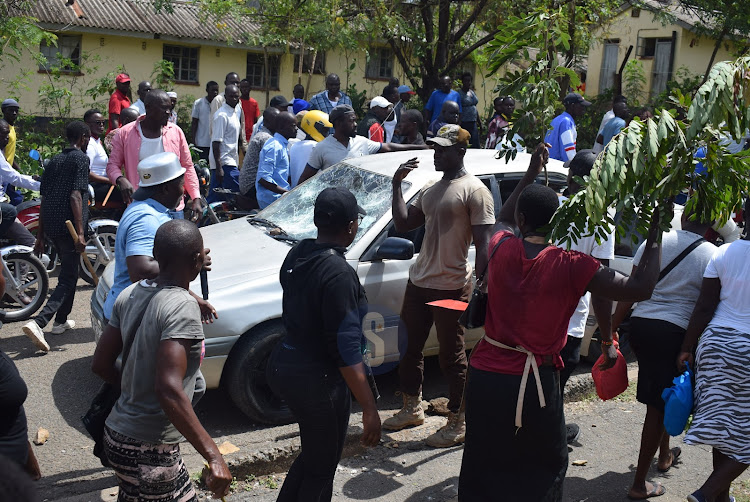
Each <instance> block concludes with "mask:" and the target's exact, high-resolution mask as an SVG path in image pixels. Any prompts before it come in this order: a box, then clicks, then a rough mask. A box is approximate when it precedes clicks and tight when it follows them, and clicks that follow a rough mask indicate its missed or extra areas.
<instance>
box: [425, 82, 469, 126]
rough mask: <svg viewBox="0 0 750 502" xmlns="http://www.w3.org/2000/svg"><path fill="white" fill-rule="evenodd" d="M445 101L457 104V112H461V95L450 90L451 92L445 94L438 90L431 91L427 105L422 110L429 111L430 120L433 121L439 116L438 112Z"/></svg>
mask: <svg viewBox="0 0 750 502" xmlns="http://www.w3.org/2000/svg"><path fill="white" fill-rule="evenodd" d="M446 101H455V102H456V103H458V111H460V112H461V111H463V107H462V106H461V95H460V94H459V93H458V92H457V91H454V90H452V89H451V92H449V93H447V94H446V93H444V92H443V91H441V90H440V89H436V90H434V91H432V94H430V99H428V100H427V104H426V105H424V109H425V110H430V111H431V112H432V118H433V119H434V118H435V117H437V116H438V115H439V114H440V111H441V110H442V109H443V103H445V102H446Z"/></svg>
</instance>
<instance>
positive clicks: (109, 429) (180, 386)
mask: <svg viewBox="0 0 750 502" xmlns="http://www.w3.org/2000/svg"><path fill="white" fill-rule="evenodd" d="M154 258H156V260H157V261H158V263H159V275H158V277H156V279H154V280H153V281H149V280H145V281H141V282H138V283H136V284H133V285H131V286H129V287H128V288H126V289H125V290H123V292H122V293H120V295H119V296H118V297H117V301H116V302H115V305H114V308H113V310H112V317H111V319H110V321H109V325H108V326H107V327H106V328H105V330H104V333H103V334H102V338H101V340H100V341H99V344H98V345H97V347H96V352H95V353H94V360H93V362H92V370H93V371H94V373H96V374H98V375H99V376H100V377H102V378H103V379H104V380H105V381H107V382H108V383H110V384H112V385H117V384H118V383H119V384H120V388H121V394H120V398H119V399H118V401H117V403H116V404H115V406H114V408H113V409H112V412H111V413H110V415H109V417H108V418H107V421H106V425H105V429H104V451H105V454H106V456H107V460H108V461H109V464H110V465H111V466H112V468H113V469H114V470H115V474H116V475H117V482H118V484H119V487H120V493H121V494H126V495H127V496H128V497H130V498H133V499H134V500H141V499H142V498H144V497H145V496H146V495H148V496H149V497H152V498H160V500H162V499H163V500H194V499H196V494H195V490H194V489H193V485H192V482H191V481H190V475H189V473H188V472H187V469H186V468H185V464H184V463H183V461H182V457H181V456H180V449H179V442H180V441H182V440H183V439H184V437H187V438H188V439H189V441H190V443H191V444H192V445H193V446H194V447H195V449H196V450H198V452H199V453H200V454H201V455H202V456H203V458H205V459H206V461H207V462H208V465H209V471H210V472H209V474H208V476H207V478H206V484H207V485H208V487H209V489H210V490H211V491H212V492H213V493H214V496H215V497H216V498H219V497H222V496H224V495H226V494H227V493H228V491H229V484H230V483H231V481H232V475H231V473H230V472H229V468H228V467H227V465H226V462H224V459H223V457H222V456H221V453H220V452H219V450H218V448H217V447H216V444H215V443H214V442H213V440H212V439H211V436H209V435H208V433H207V432H206V430H205V429H204V428H203V426H202V425H201V423H200V421H199V420H198V417H197V416H196V415H195V411H194V410H193V405H192V400H193V397H194V394H195V392H196V381H197V380H198V377H199V375H200V363H201V359H202V355H201V354H202V346H203V329H202V327H201V315H200V308H199V307H198V303H197V301H196V300H195V298H193V297H192V296H190V294H189V292H188V288H189V286H190V281H192V280H193V279H195V278H196V277H197V276H198V273H199V272H200V270H201V269H202V268H203V266H204V264H205V263H206V250H205V249H204V248H203V239H202V238H201V234H200V232H199V231H198V228H197V227H196V226H195V225H194V224H193V223H191V222H188V221H186V220H172V221H169V222H167V223H165V224H163V225H162V226H161V227H159V230H157V231H156V236H155V238H154ZM120 353H122V355H123V361H124V363H123V370H122V376H120V373H119V371H118V369H117V366H116V362H117V357H118V356H119V355H120ZM183 436H184V437H183ZM134 471H135V472H138V475H137V476H134V475H133V472H134Z"/></svg>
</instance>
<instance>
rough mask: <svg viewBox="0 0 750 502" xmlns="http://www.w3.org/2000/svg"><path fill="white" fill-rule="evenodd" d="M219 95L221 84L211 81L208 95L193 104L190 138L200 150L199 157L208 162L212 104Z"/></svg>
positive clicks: (207, 86) (207, 85)
mask: <svg viewBox="0 0 750 502" xmlns="http://www.w3.org/2000/svg"><path fill="white" fill-rule="evenodd" d="M218 95H219V84H218V83H217V82H214V81H213V80H211V81H210V82H209V83H207V84H206V95H205V96H204V97H202V98H199V99H196V100H195V103H193V113H192V114H191V116H192V119H193V120H192V122H191V123H190V136H191V137H192V139H193V144H194V145H195V146H196V148H198V149H199V150H200V153H199V154H198V156H199V157H200V158H201V159H203V160H208V154H209V151H210V150H211V132H210V130H211V125H210V123H211V102H213V100H214V98H216V96H218Z"/></svg>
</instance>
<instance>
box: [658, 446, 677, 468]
mask: <svg viewBox="0 0 750 502" xmlns="http://www.w3.org/2000/svg"><path fill="white" fill-rule="evenodd" d="M669 453H670V454H671V455H672V461H671V462H670V463H669V467H667V468H666V469H662V468H661V467H659V465H658V463H657V466H656V470H657V471H659V472H667V471H668V470H669V469H671V468H672V466H673V465H674V464H675V462H677V459H678V458H680V454H682V449H681V448H680V447H679V446H675V447H674V448H672V449H671V450H669Z"/></svg>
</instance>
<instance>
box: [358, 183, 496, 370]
mask: <svg viewBox="0 0 750 502" xmlns="http://www.w3.org/2000/svg"><path fill="white" fill-rule="evenodd" d="M479 178H480V179H481V180H482V182H483V183H485V185H486V186H487V187H488V188H489V189H490V191H491V192H492V194H493V199H494V200H495V207H496V210H495V214H496V215H497V211H498V210H499V205H500V204H499V188H498V184H497V181H496V180H495V178H494V176H492V175H489V176H480V177H479ZM412 200H413V199H412ZM409 202H410V203H411V201H409ZM388 237H401V238H405V239H409V240H410V241H412V242H413V243H414V256H413V257H412V258H411V259H409V260H388V259H383V260H381V259H377V258H376V256H375V255H376V252H377V249H378V247H379V246H380V245H381V244H382V243H383V241H385V239H386V238H388ZM423 237H424V226H421V227H419V228H417V229H415V230H412V231H410V232H407V233H399V232H397V231H396V229H395V228H394V226H393V222H390V223H389V224H388V225H387V226H386V227H385V229H384V230H383V231H382V232H381V233H380V234H379V235H378V237H376V238H375V239H373V241H372V244H371V245H370V247H369V248H368V249H367V251H365V252H364V253H363V254H362V257H361V258H360V260H359V263H358V264H357V274H358V275H359V279H360V282H361V283H362V285H363V286H364V287H365V291H366V293H367V300H368V303H369V312H368V314H367V315H366V316H365V319H364V322H363V330H364V333H365V336H366V337H367V340H368V346H369V350H370V365H371V366H372V367H373V370H374V371H375V372H376V373H381V372H385V371H389V370H390V369H392V368H394V367H395V366H396V365H397V364H398V362H399V360H400V358H401V355H402V354H404V352H405V350H406V338H405V332H403V331H402V339H399V329H398V328H399V322H400V319H401V318H400V312H401V304H402V303H403V300H404V290H405V289H406V283H407V281H408V279H409V267H411V265H412V264H413V263H414V262H415V261H416V259H417V256H418V255H419V251H420V248H421V244H422V239H423ZM474 256H475V251H474V246H473V245H472V246H471V247H470V248H469V262H470V263H472V264H473V263H474ZM483 334H484V330H482V329H479V330H472V331H470V332H469V333H467V344H468V343H469V342H471V346H473V344H474V343H475V342H476V340H478V339H479V338H480V337H481V336H482V335H483ZM437 353H438V342H437V335H436V333H435V329H434V327H433V329H432V330H431V332H430V336H429V338H428V339H427V342H426V343H425V348H424V354H425V355H426V356H430V355H435V354H437Z"/></svg>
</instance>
